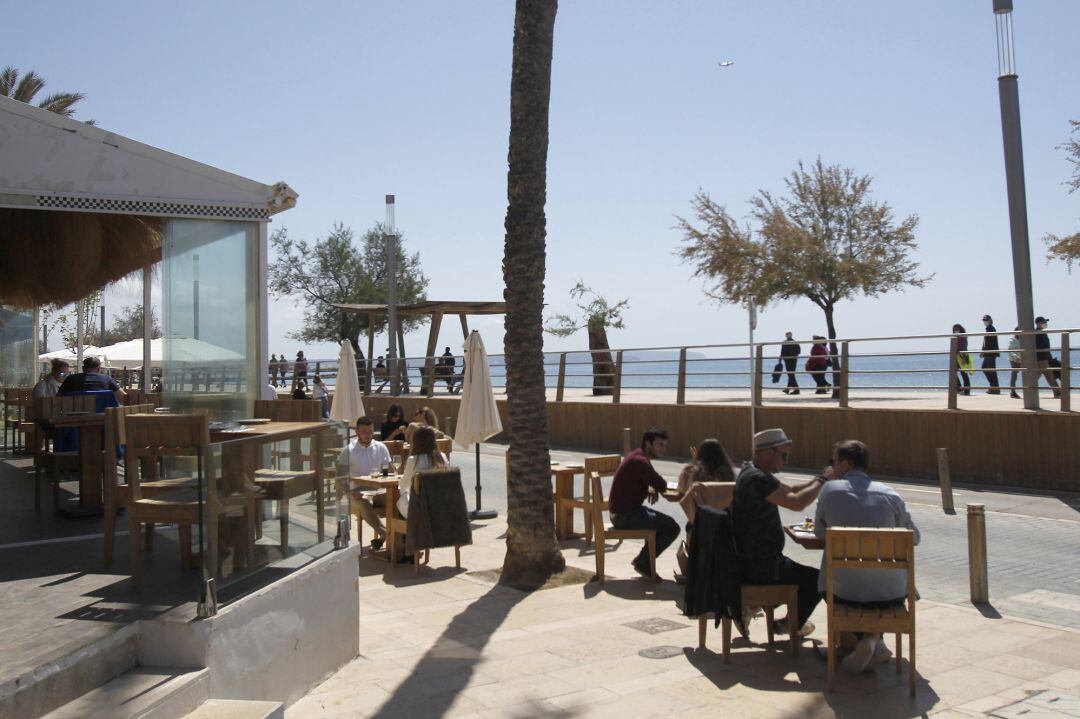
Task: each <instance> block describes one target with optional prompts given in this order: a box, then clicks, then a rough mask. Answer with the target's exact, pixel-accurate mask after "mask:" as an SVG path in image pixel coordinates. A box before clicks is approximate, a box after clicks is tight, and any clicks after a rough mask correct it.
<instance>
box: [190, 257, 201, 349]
mask: <svg viewBox="0 0 1080 719" xmlns="http://www.w3.org/2000/svg"><path fill="white" fill-rule="evenodd" d="M192 264H193V266H194V272H195V274H194V280H192V283H191V291H192V292H193V293H194V295H195V301H194V304H195V333H194V338H195V339H199V255H198V254H195V255H193V256H192Z"/></svg>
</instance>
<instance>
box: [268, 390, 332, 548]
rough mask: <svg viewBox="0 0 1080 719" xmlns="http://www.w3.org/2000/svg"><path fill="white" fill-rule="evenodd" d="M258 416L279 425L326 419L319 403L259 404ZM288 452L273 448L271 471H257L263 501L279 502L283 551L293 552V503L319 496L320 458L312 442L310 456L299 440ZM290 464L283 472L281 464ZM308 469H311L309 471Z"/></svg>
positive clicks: (271, 449)
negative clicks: (310, 495) (317, 468)
mask: <svg viewBox="0 0 1080 719" xmlns="http://www.w3.org/2000/svg"><path fill="white" fill-rule="evenodd" d="M255 416H256V417H264V418H266V419H270V420H273V421H275V422H318V421H319V420H321V419H322V404H321V403H320V402H319V401H318V400H297V399H277V400H273V399H271V400H261V399H260V400H255ZM288 442H289V445H288V448H287V449H284V448H281V447H279V446H278V444H274V445H271V447H270V463H271V465H272V468H270V469H258V470H256V471H255V486H257V487H259V488H260V489H261V490H262V491H263V495H262V496H260V499H269V500H277V501H278V503H279V504H278V526H279V527H280V531H281V545H280V546H281V548H282V549H283V550H287V549H288V548H289V500H291V499H292V498H294V497H299V496H301V495H303V494H308V493H315V492H317V491H318V490H317V489H316V487H315V462H316V461H318V459H319V458H317V457H315V456H314V455H313V452H314V448H315V443H314V442H311V443H310V444H309V446H308V452H303V451H302V443H301V440H299V439H293V440H288ZM283 460H288V461H289V467H288V468H284V469H283V468H282V467H281V466H280V465H281V462H282V461H283ZM305 465H306V466H307V469H305V468H304V467H305Z"/></svg>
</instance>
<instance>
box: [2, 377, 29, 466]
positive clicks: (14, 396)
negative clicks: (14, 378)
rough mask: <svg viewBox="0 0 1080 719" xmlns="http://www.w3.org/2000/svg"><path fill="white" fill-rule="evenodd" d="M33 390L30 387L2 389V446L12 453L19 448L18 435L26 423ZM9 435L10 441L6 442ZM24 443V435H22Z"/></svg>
mask: <svg viewBox="0 0 1080 719" xmlns="http://www.w3.org/2000/svg"><path fill="white" fill-rule="evenodd" d="M32 392H33V389H32V388H30V387H5V388H4V404H3V417H4V446H5V447H6V448H7V449H8V450H11V451H12V452H14V450H15V449H16V448H17V447H19V446H20V445H19V444H18V439H19V434H20V433H21V432H23V428H24V425H25V423H26V421H27V414H28V410H29V408H30V405H31V395H32ZM9 433H10V435H11V439H10V440H8V434H9ZM23 438H24V441H25V438H26V435H25V433H23Z"/></svg>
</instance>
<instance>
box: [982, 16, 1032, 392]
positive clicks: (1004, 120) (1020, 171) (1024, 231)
mask: <svg viewBox="0 0 1080 719" xmlns="http://www.w3.org/2000/svg"><path fill="white" fill-rule="evenodd" d="M993 2H994V22H995V24H996V25H997V53H998V100H999V101H1000V103H1001V139H1002V144H1003V145H1004V148H1005V183H1006V187H1007V188H1008V197H1009V229H1010V232H1011V235H1012V255H1013V286H1014V287H1015V290H1016V318H1017V320H1018V322H1017V324H1018V325H1019V326H1020V329H1021V330H1022V331H1023V332H1025V333H1030V332H1033V331H1034V330H1035V324H1034V321H1033V318H1034V316H1035V310H1034V307H1033V303H1032V299H1031V251H1030V249H1029V247H1028V221H1027V191H1026V190H1025V188H1024V148H1023V145H1022V144H1021V141H1020V90H1019V87H1018V86H1017V77H1016V57H1015V46H1014V45H1013V31H1012V9H1013V1H1012V0H993ZM1020 348H1021V352H1022V354H1023V358H1024V359H1023V362H1024V370H1023V378H1024V409H1038V408H1039V385H1038V383H1039V373H1038V370H1037V368H1036V365H1035V338H1034V336H1033V335H1031V334H1024V335H1021V337H1020Z"/></svg>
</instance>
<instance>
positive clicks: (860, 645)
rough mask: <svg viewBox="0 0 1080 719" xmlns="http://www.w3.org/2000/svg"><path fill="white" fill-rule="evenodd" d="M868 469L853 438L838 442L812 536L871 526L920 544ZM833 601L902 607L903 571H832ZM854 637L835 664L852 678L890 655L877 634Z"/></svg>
mask: <svg viewBox="0 0 1080 719" xmlns="http://www.w3.org/2000/svg"><path fill="white" fill-rule="evenodd" d="M869 467H870V448H869V447H867V446H866V445H865V444H863V443H862V442H860V441H859V440H857V439H846V440H843V441H842V442H837V443H836V445H835V446H834V447H833V454H832V462H831V464H830V465H829V466H828V467H827V468H826V469H825V471H824V473H823V476H824V477H825V479H826V480H827V481H826V483H825V486H824V487H822V489H821V494H820V495H818V502H817V512H816V515H815V517H814V534H816V535H817V537H818V539H821V540H824V539H825V531H826V530H827V529H828V528H829V527H876V528H880V529H891V528H901V529H910V530H912V531H913V532H914V533H915V544H918V543H919V528H918V527H916V526H915V522H913V521H912V519H911V515H910V514H909V513H908V510H907V506H906V505H905V504H904V500H903V499H902V498H901V497H900V495H899V494H897V493H896V490H894V489H893V488H892V487H890V486H889V485H887V484H884V483H883V482H875V481H874V480H872V479H870V476H869V475H868V474H867V473H866V471H867V469H868V468H869ZM825 562H826V559H825V557H824V554H823V556H822V558H821V571H820V572H819V574H818V589H819V590H820V591H821V592H822V593H824V592H825ZM833 582H834V584H833V600H834V601H835V602H836V603H837V604H844V605H847V606H856V607H863V608H866V609H871V610H880V609H884V608H886V607H888V608H892V607H894V606H896V605H897V604H899V605H900V606H903V604H904V598H905V597H906V596H907V582H908V578H907V570H900V571H892V572H858V571H855V572H853V571H851V570H844V569H837V570H836V573H835V575H834V577H833ZM852 639H857V643H856V644H855V649H854V651H852V652H851V653H850V654H848V655H847V656H846V657H844V658H843V660H841V662H840V664H841V666H843V667H844V669H845V670H846V671H848V672H850V673H852V674H861V673H862V672H864V671H865V670H866V669H867V668H869V667H872V666H877V665H878V664H883V663H885V662H886V661H888V660H889V657H891V656H892V652H890V651H889V649H888V647H886V646H885V643H884V642H883V641H882V639H881V635H880V634H876V633H875V634H870V633H864V634H859V635H857V636H856V637H854V638H852Z"/></svg>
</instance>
